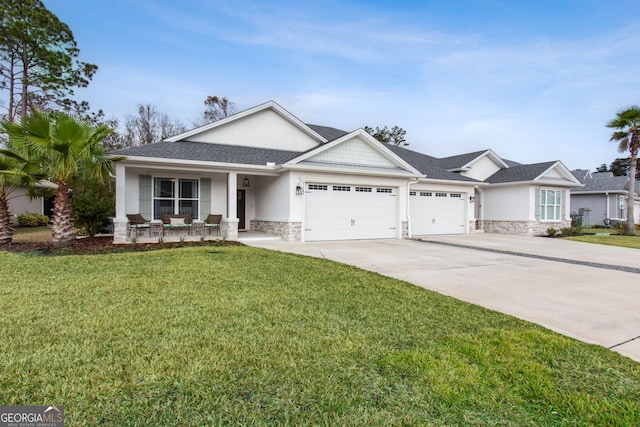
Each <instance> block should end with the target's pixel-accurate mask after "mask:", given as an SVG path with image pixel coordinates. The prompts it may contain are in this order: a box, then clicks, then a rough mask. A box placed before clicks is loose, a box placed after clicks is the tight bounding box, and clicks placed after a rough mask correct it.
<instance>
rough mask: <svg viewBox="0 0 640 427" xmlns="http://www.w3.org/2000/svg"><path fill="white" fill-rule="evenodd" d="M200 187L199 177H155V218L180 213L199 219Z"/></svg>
mask: <svg viewBox="0 0 640 427" xmlns="http://www.w3.org/2000/svg"><path fill="white" fill-rule="evenodd" d="M198 187H199V181H198V180H197V179H183V178H179V179H176V178H153V218H154V219H160V218H161V217H162V215H175V214H178V215H191V218H193V219H198V212H199V209H198V207H199V205H200V193H199V191H198Z"/></svg>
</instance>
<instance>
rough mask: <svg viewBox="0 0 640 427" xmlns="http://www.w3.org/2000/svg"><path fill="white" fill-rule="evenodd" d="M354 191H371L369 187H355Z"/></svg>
mask: <svg viewBox="0 0 640 427" xmlns="http://www.w3.org/2000/svg"><path fill="white" fill-rule="evenodd" d="M356 191H357V192H359V193H371V187H356Z"/></svg>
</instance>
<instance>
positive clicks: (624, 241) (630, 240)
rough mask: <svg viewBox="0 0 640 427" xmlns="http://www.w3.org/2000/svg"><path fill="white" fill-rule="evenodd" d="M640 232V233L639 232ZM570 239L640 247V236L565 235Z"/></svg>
mask: <svg viewBox="0 0 640 427" xmlns="http://www.w3.org/2000/svg"><path fill="white" fill-rule="evenodd" d="M639 234H640V233H639ZM565 239H568V240H576V241H578V242H587V243H597V244H599V245H610V246H622V247H624V248H634V249H640V235H639V236H619V235H616V234H612V235H610V236H592V235H585V236H571V237H565Z"/></svg>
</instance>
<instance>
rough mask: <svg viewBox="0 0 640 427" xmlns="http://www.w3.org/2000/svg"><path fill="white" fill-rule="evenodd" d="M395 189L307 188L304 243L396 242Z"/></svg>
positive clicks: (396, 202)
mask: <svg viewBox="0 0 640 427" xmlns="http://www.w3.org/2000/svg"><path fill="white" fill-rule="evenodd" d="M397 192H398V190H397V188H392V187H376V186H356V185H345V184H339V185H338V184H336V185H332V184H307V185H306V188H305V226H304V228H305V240H306V241H309V242H311V241H317V240H354V239H386V238H397V237H398V233H397V224H398V197H397Z"/></svg>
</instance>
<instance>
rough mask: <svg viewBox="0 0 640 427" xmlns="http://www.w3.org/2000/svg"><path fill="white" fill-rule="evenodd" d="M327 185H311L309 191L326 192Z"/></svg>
mask: <svg viewBox="0 0 640 427" xmlns="http://www.w3.org/2000/svg"><path fill="white" fill-rule="evenodd" d="M326 189H327V186H326V185H318V184H309V190H326Z"/></svg>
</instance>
